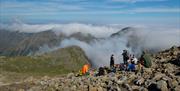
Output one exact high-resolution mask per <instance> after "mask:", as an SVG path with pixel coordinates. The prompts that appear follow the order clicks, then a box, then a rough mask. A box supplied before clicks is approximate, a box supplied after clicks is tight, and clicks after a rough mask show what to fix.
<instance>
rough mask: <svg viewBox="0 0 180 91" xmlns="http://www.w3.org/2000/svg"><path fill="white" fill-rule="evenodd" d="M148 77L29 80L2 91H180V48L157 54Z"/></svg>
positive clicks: (120, 75) (0, 90)
mask: <svg viewBox="0 0 180 91" xmlns="http://www.w3.org/2000/svg"><path fill="white" fill-rule="evenodd" d="M152 61H153V65H152V67H151V68H144V73H143V74H142V75H141V74H140V73H137V74H135V73H134V72H123V71H118V72H116V73H109V74H106V75H104V76H97V77H94V76H81V77H76V76H75V74H74V73H69V74H68V75H66V76H61V77H53V78H52V77H48V76H45V77H42V78H40V79H36V78H33V77H29V78H27V79H25V80H24V81H22V82H19V83H13V84H6V85H1V86H0V91H180V47H172V48H171V49H169V50H165V51H163V52H160V53H157V54H153V55H152Z"/></svg>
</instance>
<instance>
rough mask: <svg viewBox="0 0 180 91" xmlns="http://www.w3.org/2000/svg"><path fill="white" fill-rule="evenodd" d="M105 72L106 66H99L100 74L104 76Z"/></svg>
mask: <svg viewBox="0 0 180 91" xmlns="http://www.w3.org/2000/svg"><path fill="white" fill-rule="evenodd" d="M104 74H105V71H104V68H103V67H99V71H98V74H97V75H98V76H102V75H104Z"/></svg>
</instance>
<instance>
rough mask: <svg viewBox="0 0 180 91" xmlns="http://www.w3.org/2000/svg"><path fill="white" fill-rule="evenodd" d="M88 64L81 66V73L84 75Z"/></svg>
mask: <svg viewBox="0 0 180 91" xmlns="http://www.w3.org/2000/svg"><path fill="white" fill-rule="evenodd" d="M89 67H90V66H89V64H85V65H84V66H83V67H82V74H83V75H85V74H86V73H87V72H88V70H89Z"/></svg>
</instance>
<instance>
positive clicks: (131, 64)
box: [128, 62, 135, 72]
mask: <svg viewBox="0 0 180 91" xmlns="http://www.w3.org/2000/svg"><path fill="white" fill-rule="evenodd" d="M128 70H129V71H133V72H134V71H135V64H134V62H131V63H130V64H129V65H128Z"/></svg>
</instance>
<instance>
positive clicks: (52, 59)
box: [0, 46, 89, 75]
mask: <svg viewBox="0 0 180 91" xmlns="http://www.w3.org/2000/svg"><path fill="white" fill-rule="evenodd" d="M88 62H89V61H88V59H87V57H86V55H85V53H84V51H83V50H82V49H81V48H79V47H77V46H70V47H67V48H62V49H58V50H56V51H53V52H51V53H46V54H44V55H41V56H33V57H31V56H16V57H1V58H0V63H1V64H0V70H1V73H0V74H3V72H8V73H17V74H18V73H21V74H32V75H58V74H65V73H69V72H72V71H75V72H77V71H78V70H79V69H81V67H82V66H83V65H84V64H86V63H88Z"/></svg>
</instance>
